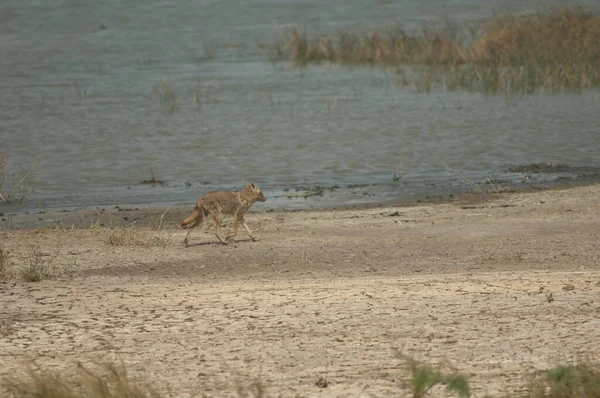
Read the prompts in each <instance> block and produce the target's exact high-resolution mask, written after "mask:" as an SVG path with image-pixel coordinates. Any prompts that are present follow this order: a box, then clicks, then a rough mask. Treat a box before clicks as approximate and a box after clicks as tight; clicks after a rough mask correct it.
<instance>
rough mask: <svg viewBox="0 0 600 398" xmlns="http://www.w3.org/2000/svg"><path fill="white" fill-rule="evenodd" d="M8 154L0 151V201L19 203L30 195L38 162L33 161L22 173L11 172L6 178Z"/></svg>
mask: <svg viewBox="0 0 600 398" xmlns="http://www.w3.org/2000/svg"><path fill="white" fill-rule="evenodd" d="M7 164H8V155H7V154H4V153H1V152H0V203H2V202H4V203H19V202H22V201H23V200H24V199H25V198H26V197H27V196H29V195H31V194H32V193H33V191H34V190H35V186H36V185H37V169H38V162H34V163H33V164H32V165H31V167H30V168H29V170H27V171H26V172H24V173H19V174H16V173H13V174H12V176H11V178H10V179H9V180H7V178H6V165H7Z"/></svg>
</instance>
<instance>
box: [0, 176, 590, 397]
mask: <svg viewBox="0 0 600 398" xmlns="http://www.w3.org/2000/svg"><path fill="white" fill-rule="evenodd" d="M455 199H456V200H454V201H453V202H451V203H440V204H417V205H415V206H403V207H399V206H397V207H393V206H386V207H375V208H362V209H347V210H334V211H316V212H296V213H249V214H248V215H247V217H246V219H247V220H248V222H249V225H250V227H251V228H252V229H253V230H254V231H255V232H256V235H258V236H259V237H260V238H261V241H260V242H258V243H253V242H252V241H250V240H249V239H248V238H247V236H246V235H244V232H243V230H242V231H241V234H240V236H238V240H237V241H236V242H235V243H232V244H230V245H228V246H223V245H220V244H217V243H216V239H215V238H214V236H213V235H212V232H210V233H206V232H205V231H203V230H200V229H198V230H197V231H195V232H194V233H192V237H191V239H192V241H191V242H192V244H191V245H190V246H189V247H184V246H183V245H182V244H181V241H182V240H183V237H184V235H185V231H184V230H181V229H177V228H176V227H175V226H174V224H175V223H174V220H179V219H180V218H181V217H182V216H183V214H187V213H188V212H189V211H190V210H191V206H190V207H189V208H185V209H181V208H180V209H170V210H169V211H168V212H167V215H166V216H165V218H164V219H163V223H162V225H167V228H166V229H164V230H161V231H160V232H158V231H156V230H152V229H147V228H140V227H139V225H146V224H147V223H158V222H159V221H160V211H159V210H158V209H142V210H139V211H129V212H127V211H117V209H112V211H104V212H98V211H89V210H88V211H81V212H72V213H68V214H62V215H61V214H59V213H56V214H44V215H43V217H42V218H44V220H46V221H47V220H58V219H59V218H58V217H62V222H63V226H62V227H46V228H41V229H33V228H26V229H14V228H12V229H5V230H4V231H3V232H2V235H1V238H2V243H0V247H3V248H4V250H5V251H8V252H9V261H10V262H11V264H12V267H13V268H22V267H24V266H26V265H27V264H29V263H30V262H31V261H38V262H41V263H44V264H47V265H51V266H56V267H58V268H59V269H60V270H70V271H73V272H75V275H70V274H68V275H64V276H61V277H59V278H57V279H53V280H44V281H42V282H38V283H26V282H22V281H19V280H18V279H14V280H10V281H7V282H0V362H1V363H2V366H1V367H0V377H3V376H6V375H9V374H13V373H14V372H15V371H17V370H21V369H23V368H24V366H25V364H27V363H28V362H29V361H32V360H33V361H34V362H35V363H36V364H38V365H42V366H44V367H45V368H46V369H51V370H58V371H60V372H61V373H64V374H66V375H73V374H75V373H76V366H75V364H76V362H77V361H83V362H84V363H92V362H95V361H101V362H102V361H123V363H124V364H125V365H126V366H127V368H128V369H129V372H130V374H131V376H132V377H133V378H134V379H144V380H149V381H150V382H151V383H152V384H153V385H155V386H156V387H158V388H159V389H166V388H168V389H170V391H171V395H172V396H175V397H188V396H214V397H221V396H238V393H237V392H236V388H237V387H239V386H246V387H244V388H246V390H248V389H249V387H248V386H249V385H251V384H252V383H253V382H254V381H256V380H259V381H260V382H261V383H262V384H263V385H264V386H265V387H266V388H267V395H268V396H275V397H277V396H282V397H296V396H297V397H310V396H317V395H318V396H323V397H347V396H360V397H380V396H402V395H403V394H404V395H406V392H403V390H401V388H400V385H401V383H402V380H403V379H404V378H405V375H406V372H405V371H404V366H405V365H406V363H405V361H404V360H403V359H402V358H400V357H398V355H397V352H401V353H403V354H405V355H410V356H412V357H414V358H415V359H417V360H420V361H423V362H425V363H427V364H430V365H435V366H439V367H441V368H442V369H443V370H455V371H458V372H461V373H463V374H465V375H467V376H468V377H469V379H470V382H471V386H472V389H473V392H474V396H476V397H481V396H484V395H486V394H489V395H492V396H499V395H503V396H506V395H509V396H510V395H514V394H515V393H517V392H522V391H524V390H525V389H526V388H527V383H528V382H529V380H530V377H531V375H535V374H536V373H539V372H540V371H542V370H544V369H548V368H549V367H552V366H553V365H555V364H556V363H558V362H559V361H561V362H564V361H567V360H573V359H577V358H582V357H585V356H588V355H591V356H593V355H595V353H598V352H600V243H599V233H600V185H592V186H585V187H576V188H569V189H564V190H548V191H540V192H530V193H512V194H496V195H489V196H484V195H478V196H466V197H462V198H455ZM109 213H110V214H109ZM27 217H30V218H31V217H33V216H31V215H30V216H27V215H22V216H15V217H13V218H12V220H11V222H13V223H14V224H15V225H19V223H21V224H27V223H28V222H31V220H28V219H27ZM123 217H127V220H123ZM73 220H79V221H80V223H81V222H85V223H86V224H89V225H92V226H93V227H87V228H75V229H71V228H66V227H65V225H66V226H68V225H69V222H71V221H73ZM133 220H137V225H138V227H136V228H135V229H133V230H127V231H126V232H127V234H128V236H130V237H135V238H137V239H138V240H141V241H142V242H150V243H151V245H147V246H144V245H128V246H113V245H109V244H107V240H108V239H109V237H110V236H113V237H118V235H115V234H119V233H123V228H124V227H120V226H119V227H117V226H115V225H117V224H120V223H123V222H125V223H128V222H131V221H133ZM101 223H103V224H104V225H105V226H104V227H100V226H99V225H100V224H101ZM109 224H112V225H113V227H112V228H111V227H108V226H107V225H109ZM37 248H39V249H40V252H39V253H38V255H36V254H35V250H36V249H37ZM32 249H33V254H32V251H31V250H32ZM321 378H322V379H325V380H327V381H328V385H327V387H324V388H323V387H322V386H321V387H319V386H317V385H316V382H317V381H318V380H319V379H321ZM0 395H1V394H0ZM434 395H435V394H434Z"/></svg>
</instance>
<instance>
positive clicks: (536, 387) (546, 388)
mask: <svg viewBox="0 0 600 398" xmlns="http://www.w3.org/2000/svg"><path fill="white" fill-rule="evenodd" d="M528 396H529V397H530V398H599V397H600V370H599V369H598V366H596V365H593V364H591V363H580V364H576V365H558V366H556V367H555V368H553V369H550V370H548V371H547V372H546V373H545V374H544V375H543V377H541V378H540V379H538V380H536V381H534V383H533V386H532V388H531V392H530V394H529V395H528Z"/></svg>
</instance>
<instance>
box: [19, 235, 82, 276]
mask: <svg viewBox="0 0 600 398" xmlns="http://www.w3.org/2000/svg"><path fill="white" fill-rule="evenodd" d="M26 249H27V261H26V264H25V266H24V267H22V268H20V269H18V273H19V276H20V277H21V279H22V280H24V281H25V282H40V281H43V280H45V279H55V278H58V277H61V276H69V275H74V273H75V270H74V269H73V268H72V267H71V266H68V265H59V264H54V263H53V257H51V256H49V255H48V254H46V253H42V251H41V248H40V246H39V245H37V244H32V243H29V242H26Z"/></svg>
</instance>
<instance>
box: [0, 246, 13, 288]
mask: <svg viewBox="0 0 600 398" xmlns="http://www.w3.org/2000/svg"><path fill="white" fill-rule="evenodd" d="M12 277H13V269H12V263H11V262H10V252H9V251H8V250H7V249H5V248H4V244H2V245H1V246H0V281H7V280H10V279H12Z"/></svg>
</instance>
